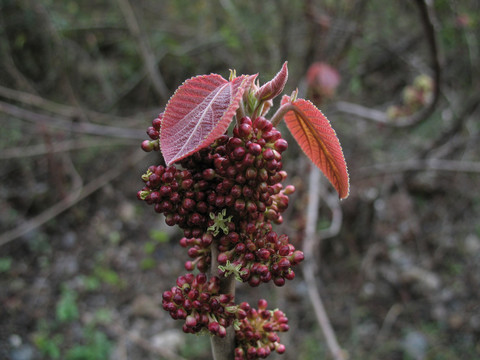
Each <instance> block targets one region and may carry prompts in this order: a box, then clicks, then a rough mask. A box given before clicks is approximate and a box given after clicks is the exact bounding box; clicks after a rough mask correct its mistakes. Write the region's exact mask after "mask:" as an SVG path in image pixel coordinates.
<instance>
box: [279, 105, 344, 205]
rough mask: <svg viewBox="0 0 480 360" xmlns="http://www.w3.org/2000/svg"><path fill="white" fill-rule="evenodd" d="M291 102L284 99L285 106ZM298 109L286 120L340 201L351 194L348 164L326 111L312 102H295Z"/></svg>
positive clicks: (288, 115)
mask: <svg viewBox="0 0 480 360" xmlns="http://www.w3.org/2000/svg"><path fill="white" fill-rule="evenodd" d="M289 102H290V97H289V96H284V97H283V99H282V105H283V104H287V103H289ZM291 105H292V106H293V107H294V110H292V111H289V112H287V113H286V114H285V116H284V119H285V122H286V124H287V127H288V129H289V130H290V132H291V133H292V135H293V137H294V138H295V140H296V141H297V142H298V144H299V145H300V147H301V148H302V150H303V151H304V152H305V154H306V155H307V156H308V157H309V158H310V160H312V162H313V163H314V164H315V165H316V166H317V167H318V168H319V169H320V170H322V172H323V173H324V174H325V176H326V177H327V179H328V180H329V181H330V182H331V183H332V185H333V187H334V188H335V189H336V190H337V192H338V195H339V196H340V199H344V198H346V197H347V196H348V193H349V179H348V171H347V164H346V163H345V158H344V156H343V151H342V147H341V146H340V142H339V141H338V138H337V135H336V133H335V130H333V128H332V126H331V125H330V122H329V121H328V119H327V118H326V117H325V116H324V115H323V114H322V112H321V111H320V110H319V109H317V107H315V105H313V104H312V103H311V102H310V101H307V100H304V99H298V100H296V101H294V102H292V103H291Z"/></svg>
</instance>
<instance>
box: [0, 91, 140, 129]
mask: <svg viewBox="0 0 480 360" xmlns="http://www.w3.org/2000/svg"><path fill="white" fill-rule="evenodd" d="M0 96H2V97H4V98H6V99H8V100H12V101H16V102H21V103H23V104H27V105H31V106H35V107H38V108H41V109H42V110H46V111H49V112H53V113H55V114H58V115H62V116H64V117H69V118H80V117H81V116H82V115H83V114H86V115H87V117H88V118H89V119H91V120H96V121H107V120H108V121H111V120H118V121H125V120H133V119H131V118H124V117H119V116H115V115H112V114H104V113H100V112H96V111H93V110H88V109H79V108H78V107H75V106H70V105H65V104H59V103H56V102H54V101H50V100H48V99H45V98H43V97H41V96H38V95H36V94H32V93H29V92H24V91H19V90H14V89H10V88H7V87H4V86H1V85H0Z"/></svg>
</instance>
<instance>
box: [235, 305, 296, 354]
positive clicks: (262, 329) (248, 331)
mask: <svg viewBox="0 0 480 360" xmlns="http://www.w3.org/2000/svg"><path fill="white" fill-rule="evenodd" d="M267 305H268V304H267V301H266V300H264V299H260V300H259V301H258V309H253V308H250V305H249V304H248V303H242V304H240V308H241V309H243V310H244V311H245V312H246V313H247V316H246V317H245V318H244V319H242V320H239V322H238V323H237V328H236V330H235V339H236V344H237V347H236V348H235V360H243V359H259V358H261V359H264V358H266V357H267V356H268V355H270V353H271V352H272V351H276V352H277V353H279V354H283V353H284V352H285V346H284V345H283V344H280V343H279V340H280V338H279V337H278V335H277V332H284V331H287V330H288V319H287V317H286V316H285V314H284V313H283V312H282V311H280V310H273V311H272V310H267Z"/></svg>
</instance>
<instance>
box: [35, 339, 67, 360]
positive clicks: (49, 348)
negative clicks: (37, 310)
mask: <svg viewBox="0 0 480 360" xmlns="http://www.w3.org/2000/svg"><path fill="white" fill-rule="evenodd" d="M33 342H34V344H35V346H36V347H37V349H38V350H39V351H40V353H41V354H42V355H43V356H45V357H46V358H48V359H54V360H55V359H60V355H61V351H60V345H61V344H62V342H63V336H62V335H61V334H55V335H54V336H50V335H49V334H48V333H39V334H36V335H35V336H34V338H33Z"/></svg>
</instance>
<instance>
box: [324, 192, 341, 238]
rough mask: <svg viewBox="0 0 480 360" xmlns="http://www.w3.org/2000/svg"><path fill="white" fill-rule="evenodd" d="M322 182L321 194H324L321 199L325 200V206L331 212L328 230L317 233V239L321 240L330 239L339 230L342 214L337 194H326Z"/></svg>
mask: <svg viewBox="0 0 480 360" xmlns="http://www.w3.org/2000/svg"><path fill="white" fill-rule="evenodd" d="M323 184H324V182H322V188H323V191H322V192H323V194H326V195H325V196H324V197H323V199H324V200H325V202H326V204H327V206H328V207H329V208H330V211H331V212H332V222H331V223H330V226H329V227H328V229H325V230H321V231H319V232H318V237H319V238H320V239H322V240H324V239H329V238H332V237H334V236H336V235H338V233H339V232H340V230H341V227H342V221H343V212H342V208H341V207H340V201H339V199H338V194H337V193H336V192H334V193H327V191H326V189H325V187H324V186H323Z"/></svg>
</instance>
